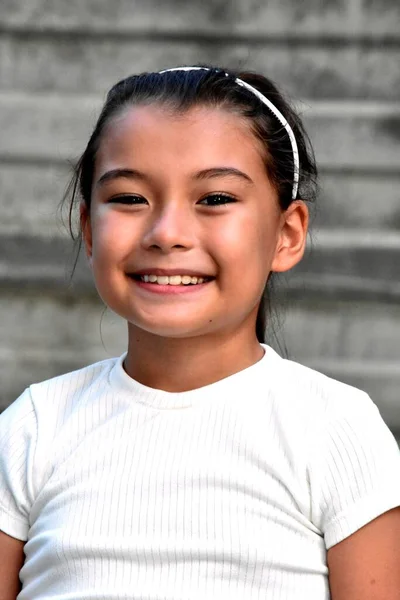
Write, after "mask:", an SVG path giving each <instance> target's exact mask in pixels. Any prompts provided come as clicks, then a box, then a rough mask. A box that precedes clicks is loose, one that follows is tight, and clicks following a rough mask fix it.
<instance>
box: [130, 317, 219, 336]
mask: <svg viewBox="0 0 400 600" xmlns="http://www.w3.org/2000/svg"><path fill="white" fill-rule="evenodd" d="M129 322H130V324H131V325H132V326H133V327H135V328H137V329H140V330H141V331H143V332H147V333H149V334H151V335H154V336H158V337H163V338H173V339H183V338H190V337H197V336H200V335H206V334H209V333H211V332H212V331H211V329H210V328H209V327H207V323H202V324H201V323H199V324H198V326H195V325H194V323H193V322H192V323H190V325H189V324H188V325H186V326H185V324H184V323H182V320H180V321H179V322H178V323H177V322H166V321H165V320H164V321H163V322H162V323H161V322H160V323H157V322H156V321H155V320H152V321H151V322H150V323H149V322H143V321H138V320H130V321H129Z"/></svg>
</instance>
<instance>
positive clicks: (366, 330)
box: [0, 289, 400, 431]
mask: <svg viewBox="0 0 400 600" xmlns="http://www.w3.org/2000/svg"><path fill="white" fill-rule="evenodd" d="M53 292H54V293H53V294H50V293H43V290H42V291H41V290H30V291H29V290H20V291H19V294H18V295H15V293H14V292H13V290H8V291H7V290H5V289H3V290H1V295H0V319H1V322H2V324H4V327H3V335H2V337H1V340H0V377H1V381H2V389H1V392H0V410H1V409H3V408H4V407H5V406H7V405H8V404H9V403H10V402H12V400H14V399H15V398H16V397H17V396H18V395H19V394H20V393H21V391H22V390H23V389H24V388H25V387H26V386H27V385H29V384H30V383H32V382H35V381H42V380H43V379H46V378H49V377H52V376H55V375H58V374H61V373H64V372H67V371H70V370H73V369H76V368H80V367H82V366H84V365H86V364H90V363H92V362H94V361H97V360H102V359H105V358H108V357H110V356H115V355H119V354H121V353H122V352H124V351H125V349H126V343H127V335H126V325H125V323H124V322H123V321H122V320H121V319H120V318H119V317H117V316H116V315H114V314H113V313H112V312H111V311H109V310H106V311H105V310H104V307H103V306H102V304H101V302H100V301H99V300H98V299H95V298H94V297H92V298H88V297H86V298H85V297H79V296H69V297H67V296H63V297H62V296H60V295H57V292H56V290H55V289H53ZM281 308H282V307H280V309H281ZM283 314H286V316H285V318H284V319H283V327H282V329H280V330H279V329H278V328H277V327H276V331H277V337H274V336H273V334H272V331H270V333H269V335H268V343H270V344H271V345H272V346H273V347H275V348H277V349H278V351H279V348H282V349H284V346H285V344H286V347H287V350H288V355H289V358H291V359H292V360H296V361H298V362H300V363H303V364H305V365H307V366H310V367H312V368H316V369H317V370H319V371H321V372H323V373H326V374H327V375H329V376H332V377H334V378H336V379H339V380H341V381H344V382H346V383H349V384H350V385H355V386H356V387H359V388H361V389H364V390H365V391H366V392H367V393H369V394H370V395H371V397H372V398H373V400H374V402H376V404H377V405H378V406H379V408H380V410H381V412H382V416H383V417H384V419H385V420H386V421H387V422H388V424H389V426H390V427H391V428H393V429H396V430H397V431H400V405H399V395H398V389H399V385H400V370H399V368H398V365H399V362H400V348H399V344H398V340H399V336H400V307H399V306H398V305H393V304H387V305H378V304H374V303H364V304H362V303H358V304H354V303H351V302H348V303H346V302H343V301H342V302H327V301H326V300H320V301H319V302H315V301H314V302H313V303H310V302H306V301H305V300H303V302H301V301H299V302H298V303H296V306H288V305H286V312H285V313H281V317H282V315H283ZM281 320H282V318H281Z"/></svg>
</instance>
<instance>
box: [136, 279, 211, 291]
mask: <svg viewBox="0 0 400 600" xmlns="http://www.w3.org/2000/svg"><path fill="white" fill-rule="evenodd" d="M130 279H131V280H132V281H133V282H134V283H136V285H137V286H138V287H140V288H142V289H144V290H146V291H148V292H152V293H153V294H171V295H175V294H192V293H193V292H200V291H201V290H204V288H205V287H206V286H207V285H208V284H209V283H211V281H213V280H211V281H205V282H204V283H196V284H195V285H193V284H188V285H182V284H181V285H168V284H167V285H160V284H159V283H147V282H145V281H142V280H141V279H134V278H133V277H130Z"/></svg>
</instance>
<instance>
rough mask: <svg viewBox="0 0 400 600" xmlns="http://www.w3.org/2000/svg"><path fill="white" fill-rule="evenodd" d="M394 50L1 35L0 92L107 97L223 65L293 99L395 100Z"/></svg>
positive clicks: (280, 42) (248, 40)
mask: <svg viewBox="0 0 400 600" xmlns="http://www.w3.org/2000/svg"><path fill="white" fill-rule="evenodd" d="M399 48H400V35H399V38H398V44H397V45H388V44H386V45H385V43H384V41H382V40H381V41H380V43H379V44H372V45H371V44H370V45H368V44H367V45H365V44H364V45H363V44H361V43H352V44H339V45H333V46H332V44H328V43H326V41H325V40H324V41H323V42H322V43H318V42H314V43H309V40H307V39H305V40H303V41H301V40H300V41H299V42H297V43H295V44H294V43H292V44H291V43H290V42H289V41H288V38H287V35H286V34H285V35H284V36H281V38H280V39H271V38H266V39H261V40H260V39H257V38H256V37H254V36H253V35H247V34H246V36H245V37H244V39H243V40H240V39H239V40H238V39H235V38H234V37H231V36H228V37H226V38H225V39H223V40H221V38H220V36H217V37H215V39H214V40H212V39H210V40H208V41H207V42H206V43H200V42H199V41H198V40H196V38H195V37H193V35H192V34H190V35H188V34H187V33H186V32H185V33H184V35H183V36H182V37H172V39H168V38H165V37H162V36H161V37H159V38H157V37H156V38H154V35H153V34H151V33H149V37H145V36H132V35H130V36H127V37H122V38H121V37H120V36H116V37H114V38H104V37H103V36H101V37H93V36H90V35H89V36H88V34H87V32H86V31H82V32H80V33H79V31H78V32H77V33H76V35H74V36H73V37H71V34H70V32H65V33H63V32H62V31H61V32H58V31H57V32H54V33H53V34H50V35H49V34H44V33H43V32H41V31H39V32H37V33H34V34H30V35H27V34H26V33H14V34H12V33H10V32H7V31H4V32H3V33H0V56H2V60H0V82H1V83H0V90H1V91H7V92H12V91H21V92H26V93H31V92H39V93H40V92H43V91H47V92H49V93H51V92H58V93H60V94H71V93H73V94H79V93H81V94H84V93H85V94H101V95H103V94H105V92H106V91H107V90H108V89H109V88H110V87H111V86H112V85H113V84H114V83H115V82H116V81H118V80H119V79H122V78H123V77H126V76H127V75H129V74H131V73H133V72H136V73H139V72H141V71H146V70H147V71H149V70H159V69H162V68H167V67H170V66H175V65H179V64H181V65H184V64H189V65H190V64H199V63H201V64H204V63H212V64H220V65H222V66H226V67H227V68H228V67H231V68H238V69H242V70H246V69H249V70H255V71H259V72H261V73H264V74H265V75H267V76H268V77H270V78H271V79H272V80H274V81H276V82H277V83H279V84H280V85H281V86H282V88H283V89H284V90H285V91H286V92H287V93H288V94H289V95H291V96H292V97H294V98H297V97H305V98H319V99H325V98H337V99H338V100H343V99H345V98H360V99H362V100H365V99H381V100H397V99H398V98H399V95H400V79H399V77H398V57H399Z"/></svg>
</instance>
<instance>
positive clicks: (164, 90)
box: [63, 65, 317, 342]
mask: <svg viewBox="0 0 400 600" xmlns="http://www.w3.org/2000/svg"><path fill="white" fill-rule="evenodd" d="M202 66H203V65H202ZM236 78H240V79H241V80H242V81H244V82H246V83H249V84H250V85H252V86H253V87H254V88H256V89H257V90H259V91H260V92H261V93H262V94H263V95H264V96H265V97H266V98H268V99H269V100H270V101H271V102H272V103H273V104H274V105H275V107H276V108H277V109H278V110H279V111H280V112H281V113H282V114H283V116H284V117H285V118H286V120H287V122H288V123H289V125H290V127H291V128H292V130H293V133H294V135H295V138H296V142H297V146H298V152H299V164H300V177H299V187H298V192H297V196H296V199H301V200H303V201H306V202H313V201H314V200H315V197H316V193H317V168H316V164H315V160H314V153H313V150H312V146H311V143H310V141H309V138H308V136H307V134H306V132H305V131H304V128H303V125H302V122H301V120H300V118H299V116H298V115H297V114H296V112H295V111H294V110H293V108H292V107H291V106H290V105H289V103H288V102H287V101H286V100H285V98H284V97H283V95H282V94H281V93H280V92H279V91H278V89H277V88H276V86H275V85H274V84H273V83H272V82H271V81H270V80H269V79H267V78H266V77H264V76H262V75H259V74H257V73H252V72H235V71H232V70H229V69H222V68H219V67H211V66H206V65H205V66H203V68H202V69H199V70H190V71H182V70H179V71H167V72H164V73H142V74H140V75H131V76H130V77H127V78H126V79H123V80H122V81H119V82H118V83H116V84H115V85H114V86H113V87H112V88H111V90H110V91H109V92H108V94H107V98H106V101H105V104H104V106H103V109H102V111H101V113H100V116H99V118H98V121H97V123H96V125H95V128H94V131H93V133H92V135H91V137H90V140H89V142H88V144H87V146H86V149H85V151H84V152H83V154H82V156H81V157H80V159H79V160H78V162H77V164H76V166H75V168H74V175H73V177H72V179H71V182H70V184H69V186H68V188H67V192H66V194H65V197H64V200H63V203H64V202H65V201H69V203H70V204H69V229H70V232H71V235H72V237H73V239H77V240H78V252H79V249H80V247H81V242H82V232H81V230H80V228H79V232H78V235H77V236H75V235H74V232H73V226H72V216H73V213H74V208H75V206H76V204H77V203H79V202H80V201H83V202H84V203H85V204H86V206H87V208H88V209H89V208H90V203H91V190H92V179H93V171H94V167H95V160H96V153H97V151H98V149H99V146H100V142H101V139H102V135H103V134H104V130H105V128H106V126H107V125H108V124H109V123H110V121H111V120H112V119H113V118H114V117H115V116H116V115H118V114H119V113H120V112H121V111H122V110H123V109H124V108H126V107H128V106H132V105H136V104H141V105H143V104H155V103H157V104H162V105H163V106H167V107H169V108H171V109H172V110H174V111H177V112H184V111H186V110H188V109H190V108H192V107H194V106H199V105H200V106H204V105H206V106H211V107H222V108H226V109H227V110H230V111H233V112H235V113H237V114H238V115H239V116H241V117H242V118H245V119H247V120H248V121H249V123H250V125H251V128H252V130H253V132H254V134H255V136H256V138H258V139H259V140H260V141H261V142H262V144H263V146H264V148H265V157H264V162H265V167H266V170H267V172H268V176H269V177H270V179H271V181H272V182H273V184H274V186H275V188H276V190H277V193H278V198H279V203H280V207H281V209H282V210H286V209H287V208H288V207H289V206H290V204H291V203H292V202H293V198H292V188H293V174H294V161H293V151H292V146H291V143H290V139H289V136H288V134H287V132H286V130H285V129H284V127H283V126H282V125H281V123H280V122H279V121H278V119H277V118H276V117H275V116H274V115H273V114H272V113H271V112H270V111H269V109H268V108H267V107H266V106H265V105H264V104H263V102H262V101H261V100H259V99H258V98H257V97H256V95H255V94H254V93H252V92H251V91H249V90H247V89H246V88H244V87H242V86H240V85H238V83H237V82H236V81H235V80H236ZM273 279H274V278H273V274H272V273H271V274H270V276H269V277H268V280H267V282H266V286H265V290H264V292H263V295H262V298H261V302H260V306H259V309H258V314H257V322H256V335H257V339H258V340H259V342H265V338H266V326H267V317H268V316H270V315H271V312H272V304H271V289H272V286H273Z"/></svg>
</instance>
